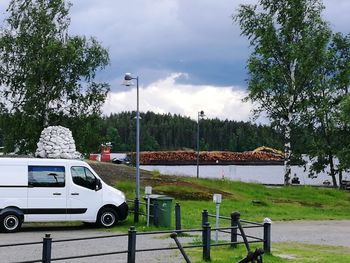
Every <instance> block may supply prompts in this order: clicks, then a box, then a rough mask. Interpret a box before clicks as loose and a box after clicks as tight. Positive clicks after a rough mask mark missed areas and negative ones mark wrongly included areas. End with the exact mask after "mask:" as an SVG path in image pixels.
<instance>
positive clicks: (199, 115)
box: [197, 111, 205, 179]
mask: <svg viewBox="0 0 350 263" xmlns="http://www.w3.org/2000/svg"><path fill="white" fill-rule="evenodd" d="M204 116H205V115H204V111H200V112H198V119H197V179H198V178H199V120H200V118H203V117H204Z"/></svg>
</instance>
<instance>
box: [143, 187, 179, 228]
mask: <svg viewBox="0 0 350 263" xmlns="http://www.w3.org/2000/svg"><path fill="white" fill-rule="evenodd" d="M144 199H145V200H146V202H147V198H144ZM172 202H173V198H172V197H169V196H166V195H155V194H152V195H150V204H151V207H150V222H151V223H152V224H154V225H155V226H161V227H170V225H171V212H172ZM155 204H156V206H155ZM155 208H156V209H157V211H155ZM155 216H156V217H157V218H155Z"/></svg>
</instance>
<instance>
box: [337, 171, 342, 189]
mask: <svg viewBox="0 0 350 263" xmlns="http://www.w3.org/2000/svg"><path fill="white" fill-rule="evenodd" d="M338 175H339V188H341V184H342V181H343V172H342V171H341V170H340V171H339V174H338Z"/></svg>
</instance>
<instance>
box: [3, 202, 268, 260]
mask: <svg viewBox="0 0 350 263" xmlns="http://www.w3.org/2000/svg"><path fill="white" fill-rule="evenodd" d="M178 209H179V208H178ZM214 216H215V215H211V214H209V213H208V212H207V211H206V210H203V212H202V228H198V229H181V230H171V231H168V230H166V231H149V232H137V231H136V229H135V227H130V228H129V230H128V233H127V234H114V235H104V236H94V237H84V238H71V239H60V240H53V239H52V237H51V235H50V234H46V235H45V237H44V238H43V240H42V241H40V242H28V243H17V244H7V245H0V248H5V247H20V246H27V245H41V246H42V257H41V259H36V260H28V261H18V262H17V263H34V262H44V263H49V262H53V261H67V260H72V259H79V258H88V257H89V258H90V257H100V256H108V255H117V254H125V255H126V257H127V260H126V262H127V263H135V262H136V253H142V252H151V251H164V250H174V249H179V250H180V252H181V254H182V255H183V257H184V259H185V261H186V262H187V263H189V262H190V260H189V258H188V256H187V255H186V253H185V249H193V248H202V257H203V260H205V261H210V260H211V255H210V252H211V247H217V246H231V247H236V246H237V245H238V244H245V246H246V248H247V251H248V255H249V253H250V254H251V255H253V254H254V253H253V252H251V251H250V248H249V244H251V243H259V242H260V243H263V246H264V251H265V252H270V247H271V246H270V242H271V238H270V237H271V224H270V223H264V224H261V223H256V222H251V221H247V220H240V214H239V213H238V212H234V213H232V214H231V216H230V217H225V216H220V218H221V219H223V220H229V221H230V222H231V226H230V227H219V228H212V227H211V226H210V223H209V222H208V219H209V217H214ZM241 222H242V223H243V224H241ZM249 228H263V229H264V231H263V237H255V236H250V235H245V233H244V229H249ZM238 230H239V232H240V233H238ZM213 231H220V232H222V233H226V234H229V235H230V241H229V242H220V243H212V242H211V234H212V232H213ZM193 232H197V233H201V236H202V242H200V243H199V244H193V245H190V244H186V245H184V246H182V245H181V244H180V242H179V240H178V238H177V234H178V233H182V234H185V233H186V234H188V233H193ZM159 234H169V238H172V239H173V240H174V241H175V244H176V246H171V247H158V248H143V249H140V248H137V247H136V240H137V237H138V236H145V235H159ZM239 236H241V237H242V238H243V240H238V237H239ZM102 238H124V240H125V238H127V244H128V247H127V249H126V250H120V251H112V252H105V253H95V254H85V255H78V256H70V257H56V258H52V244H53V243H62V242H78V241H84V240H97V239H102ZM125 241H126V240H125ZM240 262H253V261H240ZM254 262H255V261H254Z"/></svg>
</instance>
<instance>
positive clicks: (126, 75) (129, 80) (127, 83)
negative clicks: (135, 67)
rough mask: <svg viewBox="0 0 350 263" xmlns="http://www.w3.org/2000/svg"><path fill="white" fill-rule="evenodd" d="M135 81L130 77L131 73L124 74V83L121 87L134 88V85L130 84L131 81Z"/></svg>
mask: <svg viewBox="0 0 350 263" xmlns="http://www.w3.org/2000/svg"><path fill="white" fill-rule="evenodd" d="M133 79H135V78H133V77H132V76H131V73H125V76H124V81H123V83H122V84H123V85H124V86H134V83H133V82H132V80H133Z"/></svg>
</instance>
